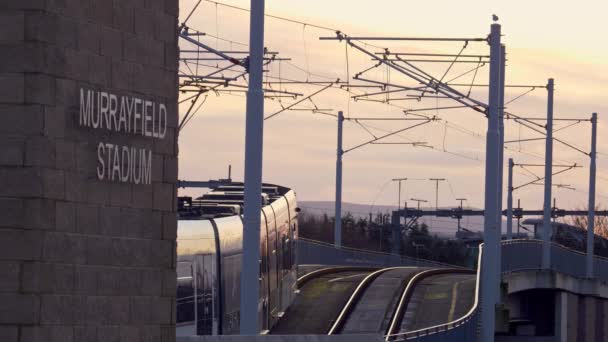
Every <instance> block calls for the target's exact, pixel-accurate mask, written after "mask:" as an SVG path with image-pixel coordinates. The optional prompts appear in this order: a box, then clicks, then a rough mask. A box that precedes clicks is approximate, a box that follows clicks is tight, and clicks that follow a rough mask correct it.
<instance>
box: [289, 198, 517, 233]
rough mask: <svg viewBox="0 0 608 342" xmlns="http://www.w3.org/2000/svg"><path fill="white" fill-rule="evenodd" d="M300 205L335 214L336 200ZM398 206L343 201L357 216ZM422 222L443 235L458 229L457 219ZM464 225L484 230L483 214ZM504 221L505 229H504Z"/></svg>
mask: <svg viewBox="0 0 608 342" xmlns="http://www.w3.org/2000/svg"><path fill="white" fill-rule="evenodd" d="M298 206H299V207H300V208H302V210H303V211H306V212H308V213H311V214H318V215H323V214H327V215H328V216H334V202H333V201H299V202H298ZM396 209H397V206H390V205H375V206H373V207H371V206H370V205H368V204H358V203H348V202H343V203H342V213H343V214H346V213H348V212H350V213H351V214H352V215H353V216H355V217H365V218H367V217H369V214H370V212H371V213H372V215H374V216H375V214H377V213H378V212H382V213H389V212H391V211H392V210H396ZM421 222H424V223H426V224H427V225H428V226H429V230H430V232H431V233H433V234H437V235H443V236H454V233H456V230H457V221H456V220H455V219H450V218H445V217H424V218H422V219H421ZM461 225H462V227H465V228H467V229H469V230H471V231H483V217H482V216H471V217H464V218H463V219H462V221H461ZM504 226H505V225H504V222H503V230H504Z"/></svg>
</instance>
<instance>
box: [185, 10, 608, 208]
mask: <svg viewBox="0 0 608 342" xmlns="http://www.w3.org/2000/svg"><path fill="white" fill-rule="evenodd" d="M196 2H197V1H195V0H182V1H181V2H180V6H181V10H180V13H181V15H180V22H181V21H183V20H184V19H185V17H186V16H187V15H188V13H190V11H191V9H192V8H193V6H194V5H195V3H196ZM218 2H219V3H220V4H215V3H212V2H209V1H207V0H203V1H202V2H201V4H200V5H199V7H198V8H197V9H196V11H194V12H193V15H192V16H191V18H190V19H189V21H188V22H187V25H188V26H189V27H191V28H192V29H194V30H198V31H200V32H204V33H206V36H200V37H199V39H200V41H201V42H203V43H205V44H207V45H209V46H211V47H213V48H215V49H220V50H229V51H236V50H247V49H248V47H247V46H246V43H247V41H248V30H249V16H248V13H247V12H245V11H241V10H238V9H234V8H229V7H227V6H224V5H222V4H228V5H234V6H238V7H243V8H248V7H249V1H238V0H218ZM607 10H608V3H607V2H606V1H577V2H565V1H544V0H543V1H519V0H514V1H460V2H454V1H434V2H411V1H403V0H400V1H399V0H386V1H373V2H372V1H354V0H350V1H345V0H333V1H326V0H325V1H320V0H308V1H295V0H268V1H266V13H267V14H271V15H275V16H280V17H284V18H289V19H292V20H293V21H296V22H288V21H285V20H278V19H275V18H270V17H267V18H266V27H265V46H266V47H268V49H269V51H276V52H279V55H278V56H279V57H282V58H288V59H289V60H285V61H280V62H279V61H274V62H272V63H271V64H270V65H269V66H267V73H266V74H267V76H266V78H265V81H273V80H274V81H278V79H282V80H285V79H291V80H298V81H305V80H307V81H310V82H314V81H325V82H326V81H329V80H331V81H334V80H336V79H337V78H340V80H341V81H347V80H349V82H351V84H353V85H355V84H359V85H361V84H367V85H369V84H370V83H362V82H361V81H355V80H353V79H352V78H353V76H354V75H355V74H356V73H358V72H361V71H363V70H365V69H368V68H370V67H372V66H374V62H373V61H372V60H371V59H370V58H368V57H366V56H365V55H363V53H361V52H359V51H357V50H356V49H353V48H348V49H347V48H346V46H345V44H344V43H343V42H342V43H341V42H338V41H327V40H319V37H330V36H335V33H334V32H333V31H334V30H340V31H341V32H345V33H346V34H348V35H349V36H375V37H380V36H391V37H397V36H400V37H467V38H469V37H480V38H482V37H486V36H487V35H488V33H489V29H490V24H491V23H492V19H491V17H492V14H496V15H497V16H498V17H499V21H498V22H499V23H500V24H501V25H502V34H503V37H502V41H503V42H504V44H505V45H506V49H507V59H508V61H507V69H506V73H507V75H506V82H507V84H517V85H545V84H546V83H547V79H548V78H554V79H555V85H556V86H555V111H554V113H555V114H554V115H555V117H556V118H577V119H588V118H589V117H590V115H591V112H598V117H599V121H598V122H599V123H598V151H599V154H598V178H597V193H598V196H597V202H598V203H600V205H601V204H604V203H608V200H607V199H608V193H607V192H606V191H607V190H608V173H606V172H605V171H604V170H606V167H608V139H604V138H603V137H605V136H606V133H607V129H608V128H607V127H608V126H607V122H608V115H606V114H607V113H608V104H607V102H606V98H607V97H606V93H608V44H606V34H607V33H608V29H607V28H606V27H605V25H604V24H603V23H604V21H605V18H604V16H605V13H607V12H608V11H607ZM302 23H306V25H304V24H302ZM315 25H316V26H322V27H327V28H330V29H331V30H325V29H319V28H317V27H315ZM369 43H370V45H365V44H364V43H361V44H360V46H361V47H362V48H364V49H367V50H369V51H371V52H380V51H382V49H381V48H389V49H390V51H394V52H432V53H447V54H457V53H459V51H461V49H462V48H463V44H462V43H461V42H457V43H418V42H385V41H381V42H378V41H374V42H369ZM180 47H181V48H182V49H183V50H188V49H193V47H192V45H189V44H187V43H181V44H180ZM488 53H489V49H488V46H487V44H485V43H475V42H471V43H469V44H468V45H467V47H466V49H464V50H463V54H488ZM448 64H449V63H441V64H439V63H435V64H428V63H419V64H416V65H417V66H420V67H421V68H423V69H424V70H425V71H426V72H429V73H431V74H433V75H435V76H438V77H441V76H442V75H443V73H444V72H445V70H446V68H447V66H448ZM205 65H206V66H199V67H200V69H195V70H192V69H193V68H194V66H193V65H189V66H185V65H183V64H182V65H181V66H180V73H182V74H188V73H203V72H205V71H206V72H212V71H214V70H215V68H216V67H220V66H221V62H220V61H207V62H206V64H205ZM477 65H478V64H476V63H469V64H462V65H456V66H454V67H453V68H452V69H451V70H450V71H449V72H448V74H447V75H446V79H451V78H453V77H456V76H458V75H459V74H462V73H464V72H466V71H468V70H471V68H474V67H476V66H477ZM188 67H190V68H188ZM222 75H224V76H226V77H228V76H234V75H235V74H234V73H233V74H231V73H230V72H228V71H227V72H226V73H223V74H222ZM364 75H365V77H366V78H369V79H373V80H376V81H379V82H384V83H392V84H399V85H412V84H413V83H412V81H411V80H409V79H407V78H405V77H403V76H402V75H399V73H398V72H396V71H394V70H393V71H391V70H389V69H388V68H385V67H377V68H373V69H371V70H370V71H368V72H366V73H365V74H364ZM472 77H473V73H468V74H467V75H465V76H463V77H461V78H459V79H457V81H455V82H462V83H463V84H469V83H471V82H473V79H472ZM475 77H476V78H475V80H474V83H476V84H484V82H485V83H487V80H488V67H487V66H485V67H480V68H479V71H478V73H477V75H476V76H475ZM408 82H409V83H408ZM241 84H244V83H242V82H241ZM267 87H272V89H275V90H276V89H281V90H283V91H289V92H294V93H300V94H303V96H306V95H308V94H311V93H313V92H315V91H317V90H319V89H320V88H322V86H319V85H307V84H291V85H287V84H276V83H275V84H272V85H270V84H267ZM338 88H339V87H332V88H330V89H328V90H326V91H323V92H321V93H320V94H319V95H317V96H315V97H313V98H312V100H313V101H312V102H310V101H305V102H303V103H302V104H301V105H297V106H295V107H294V108H298V109H304V108H312V106H317V108H319V109H324V110H325V112H327V113H330V114H335V113H337V111H338V110H342V111H344V113H345V116H346V117H349V118H357V117H358V118H361V117H375V118H402V117H403V110H404V109H426V110H425V111H422V112H423V113H424V114H427V115H431V116H432V115H436V116H437V117H438V118H440V119H441V120H436V121H432V122H429V123H427V124H425V125H421V126H419V127H416V128H413V129H410V130H407V131H404V132H402V133H400V134H399V135H395V136H392V137H390V138H387V140H385V141H386V142H413V141H416V142H425V143H426V144H427V145H428V146H432V147H433V148H432V149H431V148H425V147H419V146H418V147H413V146H410V145H397V144H392V145H366V146H364V147H361V148H358V149H355V150H353V151H350V152H348V153H346V154H345V155H344V159H343V167H344V170H343V175H344V181H343V201H345V202H353V203H361V204H370V205H371V204H374V203H375V204H383V205H386V204H395V205H396V203H397V198H398V194H397V184H396V183H395V182H391V179H393V178H397V177H399V178H400V177H407V178H409V179H410V180H408V181H406V182H405V183H404V187H403V190H402V195H401V198H402V200H403V201H406V200H407V201H408V205H410V206H414V205H415V204H414V202H412V201H411V200H410V199H411V198H422V199H426V200H428V201H429V202H428V204H427V205H429V206H434V205H435V186H434V182H431V181H429V180H428V179H429V178H445V179H447V181H445V182H442V183H440V185H439V205H440V206H456V205H457V203H458V202H457V201H456V198H467V202H466V205H469V206H473V207H483V199H484V195H483V194H484V167H485V162H484V161H485V132H486V128H487V120H486V119H485V117H484V116H483V115H482V114H480V113H477V112H474V111H472V110H470V109H462V108H459V109H451V110H438V109H436V108H437V107H446V106H454V105H457V104H455V103H454V102H453V101H448V100H446V99H426V100H422V101H420V102H418V101H400V100H392V101H390V103H389V104H387V103H380V102H368V101H355V100H353V98H352V96H353V95H354V94H364V93H365V92H368V93H370V92H377V91H378V90H379V89H378V88H375V89H374V88H369V87H368V88H352V90H353V93H348V92H346V91H344V90H343V89H338ZM233 89H234V88H233ZM393 89H394V88H393ZM459 89H460V90H463V91H465V92H466V91H468V87H463V88H459ZM529 90H531V88H509V89H507V92H506V101H507V102H509V101H510V100H512V99H515V98H517V97H518V96H520V95H522V94H523V93H526V92H527V91H529ZM189 95H190V94H182V95H181V97H182V99H185V98H186V96H189ZM267 95H268V93H267ZM392 96H393V97H392V98H393V99H395V98H399V96H394V95H392ZM471 96H472V97H474V98H476V99H477V100H480V101H482V102H487V89H486V88H483V87H479V88H478V87H474V88H472V90H471ZM300 98H302V96H300V97H299V98H298V99H300ZM374 98H377V99H386V96H385V95H383V96H381V97H374ZM298 99H292V98H287V97H281V98H274V99H267V100H266V101H265V113H266V115H269V114H272V113H275V112H276V111H278V110H280V109H281V106H283V107H285V106H288V105H290V104H292V103H294V102H295V101H297V100H298ZM279 101H280V102H279ZM546 102H547V91H546V90H545V89H543V88H536V89H534V90H533V91H530V92H529V93H528V94H526V95H525V96H522V97H520V98H518V99H516V100H515V101H513V102H511V103H509V104H508V105H507V110H508V111H510V112H512V113H517V114H518V115H521V116H525V117H544V116H545V115H546ZM245 103H246V101H245V96H244V93H242V92H239V93H237V92H233V93H228V92H220V93H217V94H216V93H212V92H211V93H209V94H208V95H207V97H206V100H205V102H204V104H203V105H202V106H201V107H200V109H199V110H198V112H197V113H196V115H195V116H194V117H193V118H192V119H191V120H190V121H189V122H188V124H187V125H185V126H184V127H183V129H182V130H181V132H180V137H179V144H180V150H179V178H180V179H183V180H208V179H217V178H224V177H226V176H227V169H228V165H232V177H233V179H235V180H242V177H243V171H244V170H243V166H244V140H245V133H244V132H245ZM188 104H189V103H188V101H185V102H184V103H182V105H181V106H180V116H182V115H183V114H184V113H185V112H186V111H187V106H188ZM569 123H571V122H556V123H555V133H554V135H555V137H557V138H560V139H562V140H563V141H566V142H568V143H570V144H573V145H575V146H577V147H579V148H581V149H583V150H584V151H588V150H589V148H590V139H591V138H590V132H591V128H590V124H589V123H588V122H581V123H579V124H576V125H574V126H572V127H569V128H564V129H563V130H561V129H560V128H563V127H564V126H565V125H566V124H569ZM411 124H412V122H402V121H396V120H392V121H373V122H366V123H365V124H364V125H363V126H365V128H364V127H363V126H362V125H359V124H357V123H356V122H355V121H354V120H350V121H347V122H345V124H344V147H345V149H348V148H350V147H353V146H356V145H359V144H361V143H364V142H366V141H368V140H370V139H371V138H372V137H373V136H376V137H378V136H381V135H383V134H386V132H391V131H395V130H398V129H401V128H404V127H407V126H408V125H411ZM541 124H542V122H541ZM505 125H506V126H505V135H506V138H505V140H507V141H509V140H518V139H532V138H538V137H539V135H537V134H535V133H534V132H531V131H530V130H528V129H526V128H522V127H521V126H520V125H518V124H517V123H514V122H513V121H512V120H508V121H507V122H506V123H505ZM336 128H337V122H336V119H335V118H334V117H331V116H327V115H321V114H313V113H312V112H311V111H304V110H298V111H285V112H282V113H281V114H279V115H277V116H275V117H273V118H272V119H269V120H267V121H265V127H264V169H263V175H264V176H263V178H264V181H265V182H269V183H277V184H281V185H285V186H289V187H292V188H294V189H295V190H296V193H297V195H298V199H299V200H314V201H323V200H327V201H331V200H333V199H334V187H335V159H336ZM558 129H560V130H558ZM368 131H369V132H368ZM507 145H508V147H509V149H508V150H506V151H505V165H506V164H507V160H508V158H513V159H514V160H515V162H516V163H525V164H543V163H544V141H542V140H541V141H530V142H522V143H510V144H507ZM574 163H576V164H577V166H581V167H577V168H575V169H573V170H571V171H568V172H565V173H563V174H561V175H558V176H556V177H554V184H564V185H568V186H569V187H570V188H574V189H569V188H565V187H559V188H557V187H554V189H553V194H554V197H556V199H557V205H558V207H560V208H567V209H575V208H582V207H584V206H585V203H586V202H587V198H588V194H587V193H588V178H589V168H588V165H589V157H588V156H587V155H585V154H583V153H581V152H578V151H575V150H572V149H570V148H568V147H565V146H564V145H561V144H559V143H555V144H554V164H564V165H566V164H567V165H572V164H574ZM557 170H559V169H555V171H557ZM543 173H544V169H543V168H542V167H541V168H539V167H528V168H525V169H524V168H522V167H516V168H515V173H514V185H515V186H516V187H517V186H518V185H521V184H524V183H526V182H529V181H531V180H533V177H534V176H533V175H534V174H536V175H540V176H541V177H542V175H543ZM504 182H505V187H506V166H505V181H504ZM542 191H543V187H542V186H539V185H530V186H526V187H523V188H521V189H517V190H516V191H515V192H514V198H515V199H521V203H522V207H524V208H526V209H540V208H541V207H542V201H543V192H542ZM198 192H200V190H191V189H190V190H180V193H181V194H196V193H198ZM505 198H506V191H505ZM505 203H506V202H505ZM505 206H506V205H505Z"/></svg>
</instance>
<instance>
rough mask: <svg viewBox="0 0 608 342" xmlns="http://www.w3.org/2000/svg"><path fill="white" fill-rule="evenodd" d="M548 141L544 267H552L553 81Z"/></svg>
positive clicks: (548, 97) (548, 104)
mask: <svg viewBox="0 0 608 342" xmlns="http://www.w3.org/2000/svg"><path fill="white" fill-rule="evenodd" d="M547 93H548V94H547V140H546V151H545V198H544V205H543V230H542V240H543V256H542V267H543V268H544V269H548V268H550V266H551V245H550V241H549V240H551V232H552V226H551V186H552V178H553V79H552V78H550V79H549V82H548V83H547Z"/></svg>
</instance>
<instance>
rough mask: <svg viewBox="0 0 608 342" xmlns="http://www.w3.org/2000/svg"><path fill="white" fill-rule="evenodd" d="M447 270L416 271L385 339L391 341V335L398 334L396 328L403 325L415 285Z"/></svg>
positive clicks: (403, 293) (402, 296) (401, 297)
mask: <svg viewBox="0 0 608 342" xmlns="http://www.w3.org/2000/svg"><path fill="white" fill-rule="evenodd" d="M441 270H447V269H437V268H434V269H430V270H425V271H422V272H418V273H416V275H414V276H413V277H412V278H410V280H409V282H408V283H407V286H406V287H405V289H404V290H403V291H402V292H401V296H400V297H399V303H398V304H397V306H396V307H395V311H394V312H393V316H392V318H391V323H390V324H389V326H388V329H387V331H386V334H385V340H386V341H389V340H390V338H391V336H393V335H396V333H395V330H397V329H399V328H398V326H399V325H401V321H402V319H403V315H404V314H405V310H406V308H407V303H408V301H409V300H410V297H411V296H412V293H413V291H414V287H416V284H417V283H418V282H419V281H420V280H421V279H423V278H424V277H425V276H427V275H433V274H437V271H441Z"/></svg>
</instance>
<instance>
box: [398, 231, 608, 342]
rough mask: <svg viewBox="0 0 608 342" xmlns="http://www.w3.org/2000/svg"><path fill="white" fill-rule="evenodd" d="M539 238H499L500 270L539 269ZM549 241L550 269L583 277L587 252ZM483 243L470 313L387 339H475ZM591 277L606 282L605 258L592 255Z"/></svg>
mask: <svg viewBox="0 0 608 342" xmlns="http://www.w3.org/2000/svg"><path fill="white" fill-rule="evenodd" d="M542 244H543V242H542V240H534V239H515V240H506V241H502V246H501V249H502V258H501V259H502V260H501V261H502V265H501V268H502V269H501V271H502V273H507V272H517V271H536V270H541V269H542ZM550 244H551V263H550V269H551V270H552V271H554V272H558V273H563V274H567V275H569V276H572V277H576V278H582V279H584V278H586V272H585V267H586V263H585V257H586V254H585V253H583V252H579V251H577V250H573V249H570V248H568V247H566V246H563V245H560V244H558V243H555V242H550ZM482 253H483V244H482V245H480V246H479V256H478V262H477V279H476V287H475V301H474V304H473V306H472V307H471V309H470V310H469V312H468V313H467V314H466V315H464V316H463V317H461V318H459V319H457V320H455V321H453V322H449V323H445V324H439V325H436V326H432V327H428V328H424V329H419V330H414V331H408V332H405V333H401V334H396V335H392V336H389V338H388V339H387V340H390V341H395V342H396V341H407V340H416V341H424V342H435V341H437V342H439V341H449V340H452V339H453V340H454V341H476V340H477V332H478V318H479V317H480V316H479V315H480V314H481V307H480V305H479V302H480V297H479V295H480V292H479V289H480V275H481V267H480V266H481V259H482ZM593 267H594V278H596V279H598V280H601V281H608V258H605V257H601V256H595V257H594V260H593Z"/></svg>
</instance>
